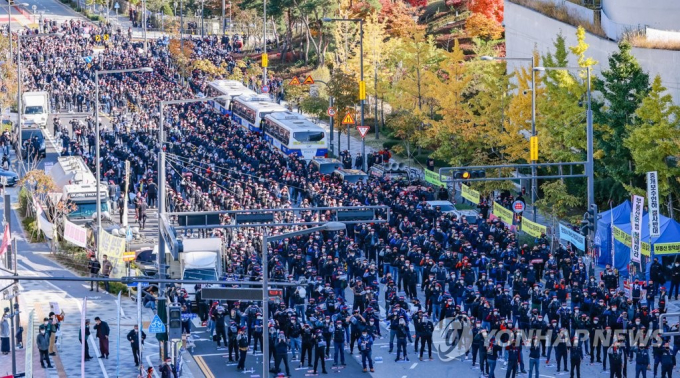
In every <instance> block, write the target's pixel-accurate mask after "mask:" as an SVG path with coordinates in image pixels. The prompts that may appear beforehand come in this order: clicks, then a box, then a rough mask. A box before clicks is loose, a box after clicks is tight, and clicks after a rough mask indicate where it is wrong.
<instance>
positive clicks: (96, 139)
mask: <svg viewBox="0 0 680 378" xmlns="http://www.w3.org/2000/svg"><path fill="white" fill-rule="evenodd" d="M130 72H153V69H152V68H151V67H140V68H131V69H127V70H105V71H95V72H94V85H95V99H94V129H95V131H94V143H95V145H96V148H95V166H96V175H97V176H96V177H97V189H96V190H97V259H99V258H100V253H99V252H100V248H101V247H100V245H101V239H100V233H101V229H102V206H101V201H102V200H101V188H100V186H101V172H100V171H101V168H100V167H99V166H100V162H99V149H100V146H99V75H108V74H117V73H130Z"/></svg>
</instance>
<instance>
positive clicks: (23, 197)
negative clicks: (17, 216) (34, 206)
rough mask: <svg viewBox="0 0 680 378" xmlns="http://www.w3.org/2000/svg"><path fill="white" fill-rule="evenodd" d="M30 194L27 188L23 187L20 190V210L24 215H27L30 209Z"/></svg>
mask: <svg viewBox="0 0 680 378" xmlns="http://www.w3.org/2000/svg"><path fill="white" fill-rule="evenodd" d="M30 197H31V196H30V195H29V194H28V190H26V188H21V190H20V191H19V210H20V213H21V216H22V217H25V216H26V211H27V210H28V204H29V203H30Z"/></svg>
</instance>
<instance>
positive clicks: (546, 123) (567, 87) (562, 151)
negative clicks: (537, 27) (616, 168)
mask: <svg viewBox="0 0 680 378" xmlns="http://www.w3.org/2000/svg"><path fill="white" fill-rule="evenodd" d="M585 36H586V34H585V30H583V29H582V28H579V29H578V30H577V32H576V39H577V41H578V42H577V45H576V46H573V47H569V49H567V46H566V43H565V38H564V36H563V35H562V34H558V35H557V39H556V40H555V43H554V47H555V50H554V53H548V54H546V55H545V56H544V57H543V64H544V65H545V66H546V67H567V65H568V61H569V50H571V52H572V54H573V55H576V58H577V61H578V62H579V66H581V67H584V68H585V67H591V66H593V65H594V64H596V63H597V62H595V61H594V60H592V59H591V58H587V57H586V56H585V53H586V51H587V50H588V44H586V43H585ZM585 76H586V75H585V70H584V71H583V72H580V73H579V74H574V73H572V72H570V71H564V70H553V71H546V72H545V77H544V82H545V86H546V96H545V100H542V101H540V102H539V105H538V108H539V111H540V113H541V122H540V123H538V122H537V125H536V129H537V130H538V134H539V135H541V142H542V143H541V144H542V145H543V146H544V148H542V150H543V151H544V153H542V155H543V156H544V157H546V158H547V159H548V160H550V161H582V160H584V159H585V152H586V107H585V104H586V96H587V83H586V82H585Z"/></svg>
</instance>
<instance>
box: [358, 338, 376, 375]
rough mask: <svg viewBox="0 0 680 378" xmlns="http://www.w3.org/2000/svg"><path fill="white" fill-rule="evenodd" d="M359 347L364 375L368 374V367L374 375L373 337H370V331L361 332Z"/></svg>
mask: <svg viewBox="0 0 680 378" xmlns="http://www.w3.org/2000/svg"><path fill="white" fill-rule="evenodd" d="M358 346H359V352H361V364H362V366H363V368H364V373H366V371H367V370H366V368H367V367H368V368H370V369H371V373H373V372H374V370H373V356H372V355H371V354H372V350H373V336H371V335H369V334H368V331H367V330H365V329H364V330H363V331H362V332H361V336H360V337H359V340H358ZM367 365H368V366H367Z"/></svg>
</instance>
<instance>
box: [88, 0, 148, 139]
mask: <svg viewBox="0 0 680 378" xmlns="http://www.w3.org/2000/svg"><path fill="white" fill-rule="evenodd" d="M142 8H143V9H142V23H143V24H142V30H143V31H144V55H146V56H148V55H149V45H148V41H147V39H146V0H142ZM97 148H99V146H97Z"/></svg>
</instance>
